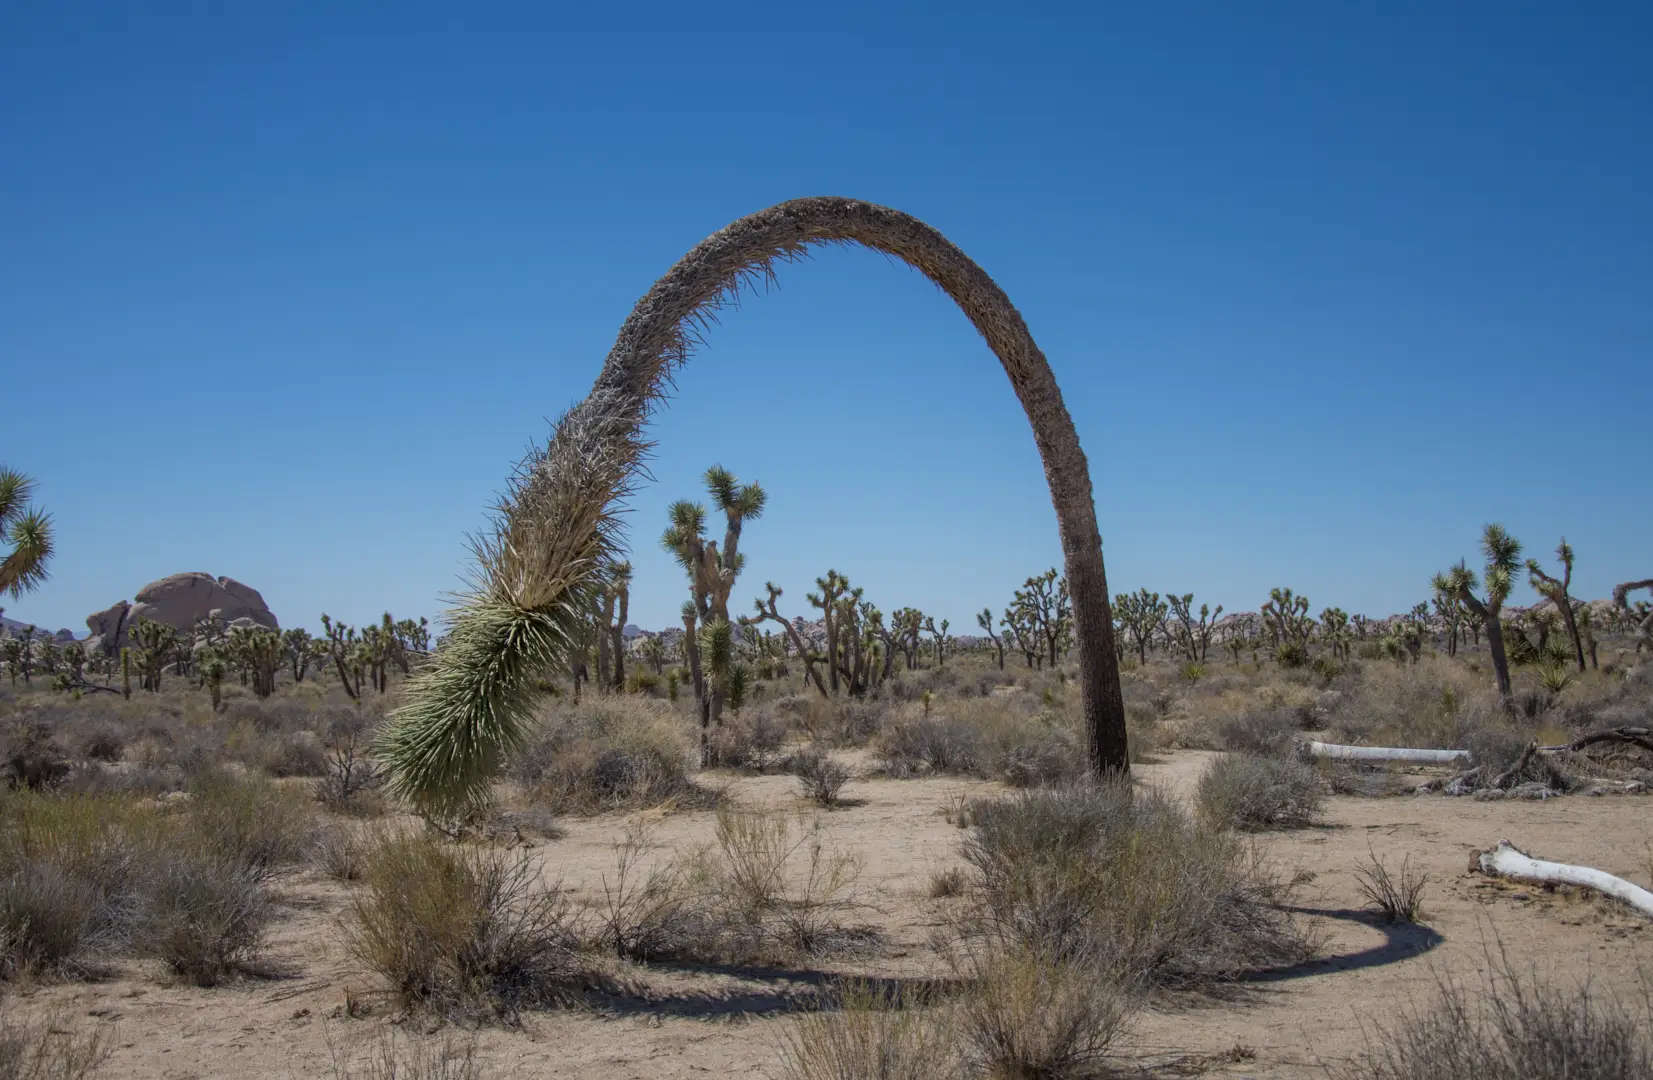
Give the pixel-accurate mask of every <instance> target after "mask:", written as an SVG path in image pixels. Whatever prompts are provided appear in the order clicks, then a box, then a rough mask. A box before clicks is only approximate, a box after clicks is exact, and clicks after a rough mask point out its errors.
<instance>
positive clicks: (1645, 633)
mask: <svg viewBox="0 0 1653 1080" xmlns="http://www.w3.org/2000/svg"><path fill="white" fill-rule="evenodd" d="M1637 589H1653V578H1648V579H1647V580H1646V581H1626V582H1624V583H1623V584H1621V585H1615V586H1613V607H1614V608H1615V609H1616V610H1618V611H1620V612H1623V614H1624V617H1625V618H1626V620H1627V621H1633V624H1634V626H1635V630H1636V634H1637V640H1636V652H1637V653H1640V652H1641V651H1642V649H1643V648H1644V647H1646V646H1647V645H1649V644H1653V610H1650V611H1647V612H1646V613H1645V614H1644V613H1643V612H1642V610H1641V609H1640V608H1639V607H1638V608H1637V610H1636V612H1635V613H1634V614H1632V612H1631V610H1630V594H1631V593H1633V592H1635V591H1636V590H1637Z"/></svg>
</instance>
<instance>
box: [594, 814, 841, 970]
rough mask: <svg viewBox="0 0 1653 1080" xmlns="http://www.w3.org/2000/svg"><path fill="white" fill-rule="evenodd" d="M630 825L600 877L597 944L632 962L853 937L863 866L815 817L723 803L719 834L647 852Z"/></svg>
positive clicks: (756, 952) (760, 951) (751, 953)
mask: <svg viewBox="0 0 1653 1080" xmlns="http://www.w3.org/2000/svg"><path fill="white" fill-rule="evenodd" d="M650 846H651V845H650V844H649V842H648V837H647V834H646V832H644V831H643V830H641V829H637V828H634V829H632V830H629V831H628V833H627V835H626V838H625V839H624V840H623V841H622V842H621V843H620V844H618V845H616V848H615V855H616V859H615V871H614V873H613V875H612V876H609V875H605V876H604V878H603V900H602V901H601V902H600V904H599V905H598V913H597V921H598V924H599V929H598V932H597V934H596V941H597V943H598V944H600V945H601V947H603V948H604V949H609V950H613V951H614V952H616V953H618V954H619V955H621V956H625V957H629V958H632V959H642V960H648V959H665V958H670V959H679V960H716V961H739V962H749V963H773V962H784V961H787V960H790V959H792V958H795V957H797V956H800V955H806V956H807V955H820V954H824V953H829V952H832V951H835V950H838V949H841V948H843V947H846V946H849V945H854V944H858V943H860V942H862V941H864V940H866V938H867V934H868V932H867V931H866V930H865V928H863V927H860V926H856V925H852V924H851V923H850V922H849V920H850V919H851V918H852V917H853V916H854V915H855V914H856V913H857V912H859V911H860V910H861V908H862V906H863V905H862V902H861V899H860V895H859V892H858V889H857V882H858V879H859V874H860V869H861V864H860V860H859V859H857V858H855V857H854V856H851V855H847V854H844V853H842V852H838V851H834V850H832V849H830V848H828V847H827V845H826V841H825V838H824V836H823V835H822V832H821V827H820V823H819V822H818V821H811V820H804V819H800V820H799V821H797V822H794V821H792V820H790V819H788V818H787V817H785V816H783V815H778V814H767V813H757V812H752V811H741V810H734V809H730V808H728V807H720V808H719V810H718V818H717V834H716V839H715V841H714V842H713V843H712V844H710V845H707V846H705V847H702V848H698V849H695V850H692V851H689V852H687V853H685V854H682V855H678V856H676V857H671V858H665V859H656V860H653V861H652V862H651V861H650V860H648V858H647V855H646V853H647V851H648V849H649V848H650Z"/></svg>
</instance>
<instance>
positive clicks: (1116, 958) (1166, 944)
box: [955, 781, 1313, 986]
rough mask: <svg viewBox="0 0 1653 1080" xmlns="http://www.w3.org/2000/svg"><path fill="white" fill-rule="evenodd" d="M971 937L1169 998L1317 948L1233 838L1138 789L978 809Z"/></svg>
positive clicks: (966, 930) (1018, 798)
mask: <svg viewBox="0 0 1653 1080" xmlns="http://www.w3.org/2000/svg"><path fill="white" fill-rule="evenodd" d="M964 857H965V860H966V861H967V862H968V863H969V864H970V865H971V866H972V867H973V868H974V871H975V880H974V881H973V883H972V886H973V887H972V889H971V892H970V898H971V903H970V904H969V905H968V907H967V910H965V911H964V912H963V913H961V915H960V916H959V917H958V918H957V919H956V921H955V925H956V928H957V929H958V930H959V932H960V935H961V936H962V937H964V938H966V939H974V940H977V941H984V942H988V943H991V944H993V945H994V947H996V948H1003V949H1010V948H1012V947H1013V948H1015V949H1019V950H1021V951H1022V952H1024V953H1026V954H1031V955H1035V956H1042V957H1047V958H1051V959H1061V958H1067V957H1075V956H1079V957H1085V958H1088V959H1087V962H1090V963H1094V964H1105V965H1106V966H1107V967H1108V969H1109V970H1111V971H1121V972H1138V973H1140V974H1141V975H1142V977H1143V978H1144V979H1146V980H1147V981H1148V982H1149V983H1151V984H1154V985H1160V986H1177V985H1196V984H1204V983H1211V982H1214V981H1219V980H1223V979H1228V978H1232V977H1235V976H1238V975H1240V974H1242V973H1244V972H1247V971H1252V970H1256V969H1259V968H1266V967H1272V966H1276V965H1281V964H1290V963H1296V962H1298V961H1301V960H1303V959H1305V958H1306V957H1307V956H1309V955H1311V954H1312V951H1313V943H1312V941H1311V940H1310V939H1309V938H1308V937H1307V936H1306V934H1305V933H1304V932H1303V931H1302V930H1301V929H1300V928H1299V927H1298V926H1297V925H1296V924H1295V923H1294V922H1293V921H1292V920H1291V918H1290V917H1289V916H1288V915H1287V914H1286V913H1285V912H1284V911H1283V910H1282V909H1281V905H1282V904H1283V903H1284V902H1285V900H1286V899H1287V898H1288V896H1289V887H1288V886H1286V885H1283V884H1282V883H1281V882H1279V881H1278V880H1276V879H1275V878H1273V877H1272V876H1271V875H1270V874H1269V872H1268V871H1267V870H1266V869H1265V868H1264V867H1263V866H1262V864H1261V862H1260V859H1259V857H1258V856H1257V854H1256V853H1255V852H1254V851H1252V850H1251V849H1250V848H1249V847H1248V846H1247V845H1246V844H1244V843H1243V842H1242V841H1241V840H1240V839H1238V838H1237V837H1236V836H1235V835H1234V834H1233V833H1231V832H1224V831H1213V830H1210V829H1206V828H1202V827H1200V826H1198V825H1196V824H1195V823H1194V822H1193V821H1192V820H1190V818H1189V817H1188V815H1187V814H1186V813H1185V812H1184V811H1183V810H1182V808H1181V807H1180V806H1179V805H1178V804H1177V803H1176V802H1175V801H1174V800H1172V799H1170V798H1169V797H1167V796H1165V795H1163V794H1160V793H1158V792H1155V791H1151V790H1141V791H1138V790H1133V788H1132V787H1131V786H1130V785H1129V783H1128V782H1113V781H1109V782H1103V783H1097V784H1085V785H1075V786H1071V787H1061V788H1040V789H1034V790H1031V791H1027V792H1023V793H1020V794H1018V795H1015V796H1013V797H1011V798H1008V799H1002V800H995V801H981V802H977V803H976V804H975V805H974V806H973V807H972V809H971V833H970V835H969V837H968V838H967V839H966V841H965V844H964Z"/></svg>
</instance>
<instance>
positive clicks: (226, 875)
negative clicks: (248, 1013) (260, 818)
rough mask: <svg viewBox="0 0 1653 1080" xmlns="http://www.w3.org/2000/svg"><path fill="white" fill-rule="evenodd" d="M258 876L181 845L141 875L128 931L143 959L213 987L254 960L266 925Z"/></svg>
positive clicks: (231, 860) (222, 857) (229, 859)
mask: <svg viewBox="0 0 1653 1080" xmlns="http://www.w3.org/2000/svg"><path fill="white" fill-rule="evenodd" d="M262 878H263V874H262V871H261V870H260V869H259V868H257V867H254V866H251V865H249V864H247V863H244V862H241V861H239V860H237V859H236V858H235V857H234V856H232V855H230V854H227V853H225V852H220V851H214V850H212V849H211V848H210V847H200V848H196V847H193V846H186V847H184V848H182V849H181V850H177V851H174V852H173V853H171V854H170V855H169V856H168V857H165V858H159V859H156V860H155V861H154V862H153V863H152V864H151V865H150V866H149V867H148V868H147V869H146V870H145V872H144V879H143V891H142V894H141V897H140V900H139V904H138V912H137V918H136V919H135V920H134V927H133V934H132V940H133V946H134V949H135V951H136V952H137V953H138V954H139V955H141V956H148V957H152V958H154V959H156V960H159V961H161V962H162V963H163V964H165V965H166V966H167V967H168V968H169V969H170V970H171V971H173V972H174V973H176V974H178V975H180V976H182V977H184V978H186V979H188V980H189V981H191V982H193V983H194V984H195V985H197V986H213V985H216V984H217V983H219V982H220V981H222V980H223V979H224V977H225V976H226V975H229V974H230V973H232V972H234V971H237V970H240V969H243V968H245V967H246V965H247V964H248V962H249V961H251V960H252V959H253V957H254V956H256V955H257V953H258V950H259V947H260V946H261V945H262V943H263V940H264V930H265V927H266V926H267V925H268V924H269V921H270V906H269V901H268V899H267V898H266V897H265V894H264V890H263V888H262V887H261V885H260V882H261V881H262Z"/></svg>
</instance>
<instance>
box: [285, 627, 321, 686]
mask: <svg viewBox="0 0 1653 1080" xmlns="http://www.w3.org/2000/svg"><path fill="white" fill-rule="evenodd" d="M281 645H282V648H283V650H285V652H286V655H287V662H288V664H290V665H291V666H292V671H293V681H294V682H295V683H301V682H303V681H304V676H305V675H306V674H307V673H308V672H309V670H310V661H311V660H313V659H315V655H316V639H315V638H313V637H311V636H310V631H308V630H303V629H294V630H287V631H284V632H283V633H282V635H281Z"/></svg>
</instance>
